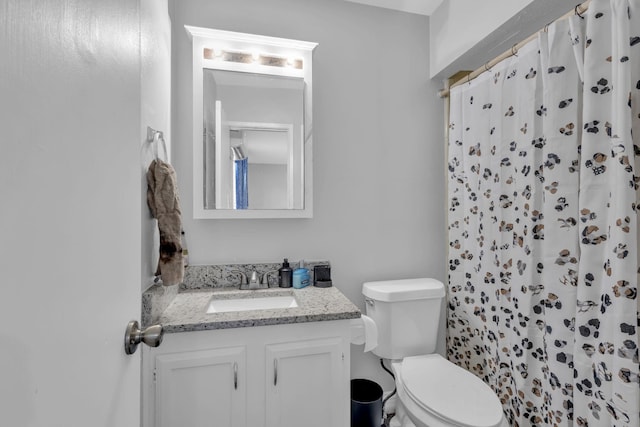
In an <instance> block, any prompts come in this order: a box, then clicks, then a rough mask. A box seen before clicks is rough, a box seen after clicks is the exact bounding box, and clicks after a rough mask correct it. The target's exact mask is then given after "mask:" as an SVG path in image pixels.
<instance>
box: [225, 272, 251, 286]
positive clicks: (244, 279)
mask: <svg viewBox="0 0 640 427" xmlns="http://www.w3.org/2000/svg"><path fill="white" fill-rule="evenodd" d="M230 273H238V274H239V275H240V286H242V285H246V284H248V283H249V280H247V275H246V274H244V271H240V270H231V271H230Z"/></svg>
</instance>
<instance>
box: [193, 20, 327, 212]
mask: <svg viewBox="0 0 640 427" xmlns="http://www.w3.org/2000/svg"><path fill="white" fill-rule="evenodd" d="M185 29H186V30H187V34H188V35H189V37H190V38H191V40H192V61H193V68H192V71H193V92H192V96H193V123H192V129H193V216H194V218H199V219H207V218H233V219H235V218H311V217H312V216H313V131H312V128H313V123H312V122H313V120H312V118H313V113H312V106H313V102H312V99H311V96H312V93H313V90H312V78H311V76H312V70H311V66H312V55H313V50H314V49H315V48H316V46H317V43H311V42H305V41H300V40H291V39H283V38H276V37H269V36H259V35H255V34H245V33H236V32H231V31H222V30H213V29H209V28H199V27H191V26H185Z"/></svg>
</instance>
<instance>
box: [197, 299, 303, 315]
mask: <svg viewBox="0 0 640 427" xmlns="http://www.w3.org/2000/svg"><path fill="white" fill-rule="evenodd" d="M293 307H298V301H296V298H295V297H294V296H293V295H278V296H265V297H258V298H230V299H217V298H215V297H214V298H212V299H211V300H210V301H209V305H208V306H207V313H225V312H229V311H249V310H272V309H276V308H293Z"/></svg>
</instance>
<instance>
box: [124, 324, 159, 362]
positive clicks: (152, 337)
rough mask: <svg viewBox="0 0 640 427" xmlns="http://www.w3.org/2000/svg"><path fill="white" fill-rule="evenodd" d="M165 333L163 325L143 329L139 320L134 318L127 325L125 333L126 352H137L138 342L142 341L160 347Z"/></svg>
mask: <svg viewBox="0 0 640 427" xmlns="http://www.w3.org/2000/svg"><path fill="white" fill-rule="evenodd" d="M163 335H164V329H163V328H162V325H152V326H149V327H148V328H146V329H145V330H144V331H141V330H140V324H139V323H138V321H137V320H132V321H131V322H129V324H128V325H127V330H126V332H125V334H124V352H125V353H126V354H133V353H135V352H136V349H137V348H138V344H140V343H141V342H143V343H145V344H146V345H148V346H149V347H158V346H159V345H160V343H162V337H163Z"/></svg>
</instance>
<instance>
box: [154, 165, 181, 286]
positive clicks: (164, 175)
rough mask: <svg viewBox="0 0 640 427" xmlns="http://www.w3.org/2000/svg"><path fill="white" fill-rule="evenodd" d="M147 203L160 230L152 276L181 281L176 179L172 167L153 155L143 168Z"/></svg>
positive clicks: (168, 282) (167, 283)
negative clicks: (153, 158)
mask: <svg viewBox="0 0 640 427" xmlns="http://www.w3.org/2000/svg"><path fill="white" fill-rule="evenodd" d="M147 204H148V205H149V209H150V210H151V215H152V216H153V217H154V218H156V219H157V220H158V230H159V231H160V258H159V259H158V269H157V270H156V276H160V277H161V278H162V284H163V285H165V286H170V285H177V284H180V283H182V280H183V278H184V263H183V261H182V244H181V240H180V237H181V231H182V217H181V212H180V198H179V197H178V182H177V179H176V171H175V170H174V169H173V167H172V166H171V165H170V164H168V163H165V162H163V161H162V160H160V159H156V160H154V161H152V162H151V164H150V165H149V170H148V171H147Z"/></svg>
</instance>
